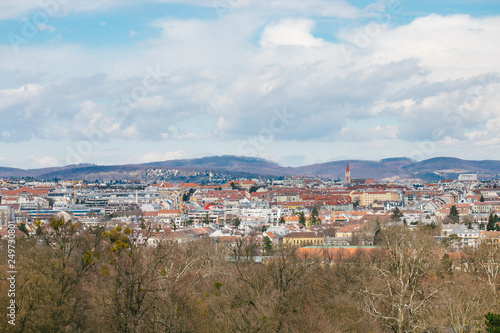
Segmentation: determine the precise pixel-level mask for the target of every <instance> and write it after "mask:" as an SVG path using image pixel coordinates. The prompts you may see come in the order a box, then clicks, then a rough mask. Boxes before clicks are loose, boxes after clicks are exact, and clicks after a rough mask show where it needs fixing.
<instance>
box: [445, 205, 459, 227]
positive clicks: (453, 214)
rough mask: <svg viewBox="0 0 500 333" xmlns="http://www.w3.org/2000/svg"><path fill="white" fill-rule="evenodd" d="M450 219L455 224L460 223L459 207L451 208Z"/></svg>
mask: <svg viewBox="0 0 500 333" xmlns="http://www.w3.org/2000/svg"><path fill="white" fill-rule="evenodd" d="M448 217H449V218H450V219H452V220H453V222H454V223H458V220H459V214H458V209H457V206H455V205H453V206H451V208H450V214H449V215H448Z"/></svg>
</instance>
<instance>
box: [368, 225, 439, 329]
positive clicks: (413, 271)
mask: <svg viewBox="0 0 500 333" xmlns="http://www.w3.org/2000/svg"><path fill="white" fill-rule="evenodd" d="M382 238H383V242H384V244H383V246H384V249H385V251H386V253H385V255H384V257H383V260H382V261H380V262H374V263H373V264H372V265H371V274H369V276H367V277H366V278H367V279H366V281H365V287H364V290H363V292H362V294H363V296H364V301H365V310H366V311H367V312H368V313H369V314H371V315H372V316H374V317H375V318H376V319H377V320H378V321H380V323H381V324H382V325H383V326H386V327H388V328H390V329H391V330H393V331H394V332H398V333H399V332H412V331H415V330H417V329H418V328H421V326H422V325H421V323H422V321H421V320H420V319H421V316H422V314H423V313H424V310H425V308H426V306H427V305H428V303H429V302H430V300H431V299H432V298H434V297H435V295H436V294H437V292H438V290H439V288H438V286H437V285H435V283H434V278H433V277H434V276H435V275H436V274H435V268H436V267H437V263H438V262H439V260H437V252H436V251H435V249H436V247H435V244H434V241H433V239H432V237H431V236H430V235H429V234H427V233H425V232H424V231H423V230H419V231H416V232H413V231H411V230H409V229H407V228H405V227H390V228H387V229H385V230H384V232H383V234H382Z"/></svg>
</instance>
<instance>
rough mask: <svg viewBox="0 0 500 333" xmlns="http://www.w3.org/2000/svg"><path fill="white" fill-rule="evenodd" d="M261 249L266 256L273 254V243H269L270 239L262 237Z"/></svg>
mask: <svg viewBox="0 0 500 333" xmlns="http://www.w3.org/2000/svg"><path fill="white" fill-rule="evenodd" d="M262 249H263V250H264V253H265V254H266V255H268V256H269V255H271V254H272V252H273V243H272V241H271V238H269V237H268V236H266V237H264V239H263V241H262Z"/></svg>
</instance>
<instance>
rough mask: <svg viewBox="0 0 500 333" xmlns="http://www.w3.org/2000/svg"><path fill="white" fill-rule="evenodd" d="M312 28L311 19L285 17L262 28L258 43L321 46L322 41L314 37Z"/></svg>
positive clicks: (265, 44) (266, 45)
mask: <svg viewBox="0 0 500 333" xmlns="http://www.w3.org/2000/svg"><path fill="white" fill-rule="evenodd" d="M313 28H314V21H313V20H306V19H292V18H286V19H282V20H280V21H279V22H278V23H277V24H270V25H268V26H266V27H265V28H264V32H263V33H262V36H261V39H260V44H261V45H262V46H264V47H268V46H305V47H310V46H322V45H325V43H324V41H323V40H321V39H319V38H315V37H314V36H313V35H312V34H311V31H312V29H313Z"/></svg>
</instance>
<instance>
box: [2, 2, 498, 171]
mask: <svg viewBox="0 0 500 333" xmlns="http://www.w3.org/2000/svg"><path fill="white" fill-rule="evenodd" d="M0 32H1V33H0V114H1V116H2V121H1V122H0V145H1V147H2V154H1V155H0V166H6V167H18V168H23V169H28V168H39V167H49V166H62V165H67V164H72V163H95V164H103V165H106V164H128V163H146V162H152V161H161V160H168V159H184V158H186V159H189V158H197V157H203V156H213V155H238V156H239V155H244V156H256V157H261V158H265V159H269V160H272V161H275V162H278V163H280V164H281V165H284V166H299V165H308V164H313V163H321V162H327V161H337V160H354V159H363V160H380V159H383V158H387V157H395V156H403V157H409V158H412V159H416V160H424V159H428V158H432V157H437V156H450V157H457V158H463V159H474V160H487V159H495V156H493V157H490V156H488V155H485V152H486V151H488V152H493V153H494V152H495V151H498V148H499V144H500V141H499V138H498V134H497V133H496V132H497V131H496V129H497V128H498V124H500V112H499V110H498V105H500V103H499V102H500V97H498V91H499V88H500V65H499V64H498V60H497V59H498V56H499V55H500V46H498V43H496V38H497V36H498V35H500V7H499V6H498V5H496V4H495V2H494V1H486V0H484V1H476V2H470V1H458V0H455V1H452V0H447V1H441V2H439V3H438V4H436V3H433V2H432V1H421V2H418V3H417V2H411V1H401V2H399V1H377V2H376V1H350V2H346V1H322V0H314V1H307V2H303V1H295V0H290V1H287V2H285V3H283V2H280V1H250V0H214V1H209V2H204V1H196V0H185V1H184V0H178V1H168V0H163V1H161V0H157V1H114V0H108V1H100V2H98V3H95V2H90V3H88V2H84V1H73V2H68V1H59V0H51V1H46V2H45V4H44V5H40V4H39V3H38V2H37V1H31V0H24V1H13V0H8V1H3V2H2V4H0Z"/></svg>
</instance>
